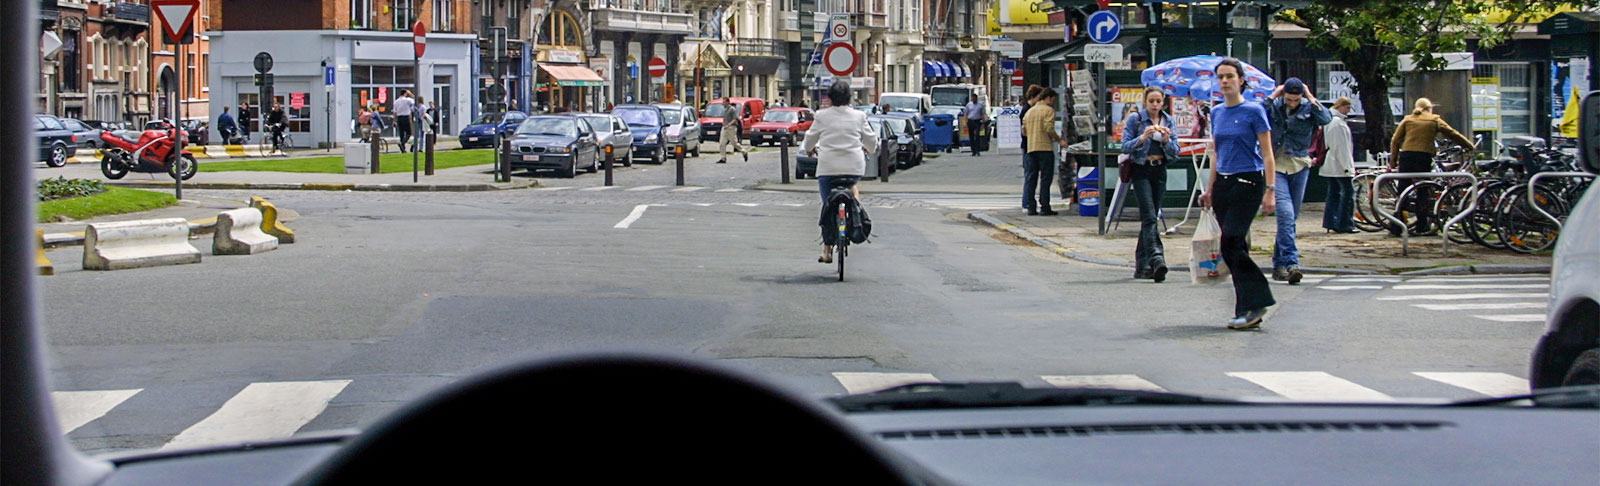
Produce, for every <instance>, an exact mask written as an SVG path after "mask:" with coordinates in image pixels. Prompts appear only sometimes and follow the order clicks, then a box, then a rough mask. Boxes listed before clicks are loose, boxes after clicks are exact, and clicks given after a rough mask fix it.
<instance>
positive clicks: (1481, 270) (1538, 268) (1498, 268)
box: [1400, 264, 1551, 277]
mask: <svg viewBox="0 0 1600 486" xmlns="http://www.w3.org/2000/svg"><path fill="white" fill-rule="evenodd" d="M1550 270H1551V266H1550V265H1514V264H1484V265H1455V266H1449V267H1439V268H1429V269H1424V270H1413V271H1410V272H1401V273H1400V275H1402V276H1407V277H1409V276H1426V275H1549V274H1550Z"/></svg>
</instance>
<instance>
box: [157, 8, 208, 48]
mask: <svg viewBox="0 0 1600 486" xmlns="http://www.w3.org/2000/svg"><path fill="white" fill-rule="evenodd" d="M150 6H151V7H154V8H155V11H156V16H157V17H160V18H161V26H162V28H163V29H164V30H166V33H167V42H170V43H173V44H185V43H186V42H184V40H185V38H188V37H189V34H190V33H191V32H190V29H192V28H194V14H195V12H197V11H199V10H200V0H152V1H151V2H150Z"/></svg>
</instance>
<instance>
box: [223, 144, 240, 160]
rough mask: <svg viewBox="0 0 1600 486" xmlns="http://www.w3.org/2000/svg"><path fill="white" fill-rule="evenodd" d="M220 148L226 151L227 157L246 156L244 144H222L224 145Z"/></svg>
mask: <svg viewBox="0 0 1600 486" xmlns="http://www.w3.org/2000/svg"><path fill="white" fill-rule="evenodd" d="M222 150H223V151H225V152H227V153H228V156H229V157H245V156H246V155H245V153H244V146H243V145H224V146H222Z"/></svg>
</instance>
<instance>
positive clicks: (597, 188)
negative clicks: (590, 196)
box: [578, 186, 618, 191]
mask: <svg viewBox="0 0 1600 486" xmlns="http://www.w3.org/2000/svg"><path fill="white" fill-rule="evenodd" d="M617 187H618V186H595V187H585V188H583V189H578V190H580V191H604V190H607V189H616V188H617Z"/></svg>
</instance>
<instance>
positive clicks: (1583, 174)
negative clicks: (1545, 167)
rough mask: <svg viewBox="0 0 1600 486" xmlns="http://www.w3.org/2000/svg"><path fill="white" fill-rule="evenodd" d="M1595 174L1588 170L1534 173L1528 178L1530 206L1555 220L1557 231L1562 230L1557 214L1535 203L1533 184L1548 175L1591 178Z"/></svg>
mask: <svg viewBox="0 0 1600 486" xmlns="http://www.w3.org/2000/svg"><path fill="white" fill-rule="evenodd" d="M1594 176H1595V175H1594V174H1590V173H1588V172H1540V173H1538V174H1534V175H1533V177H1532V178H1530V179H1528V206H1531V207H1533V210H1534V211H1538V212H1539V214H1542V215H1544V217H1545V218H1547V219H1549V220H1551V221H1554V222H1555V223H1556V231H1560V230H1561V220H1559V219H1556V217H1555V216H1552V215H1551V214H1550V213H1548V212H1545V210H1544V208H1541V207H1539V205H1538V204H1534V203H1533V186H1535V185H1537V184H1538V183H1539V179H1544V178H1547V177H1589V178H1593V177H1594Z"/></svg>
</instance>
